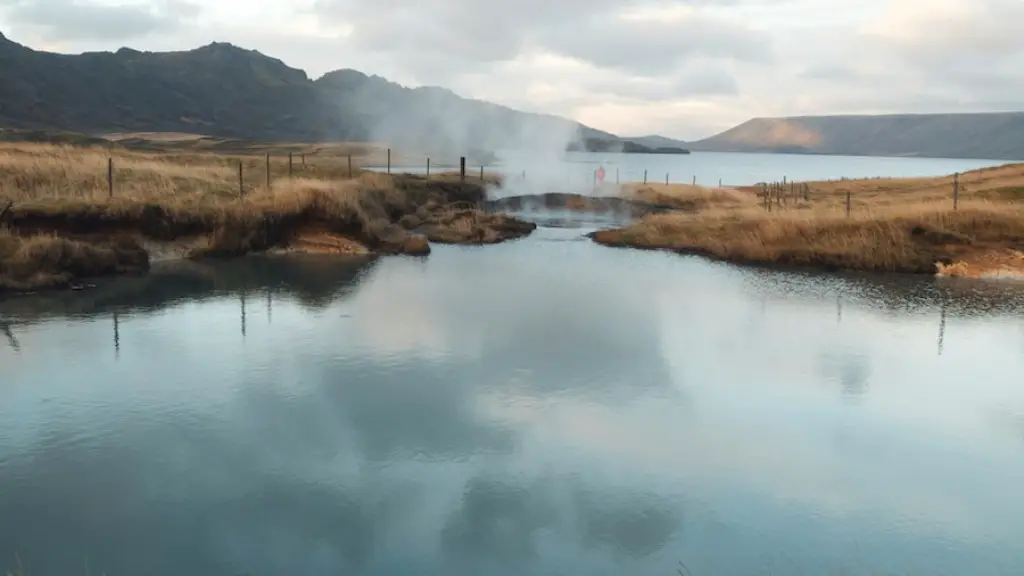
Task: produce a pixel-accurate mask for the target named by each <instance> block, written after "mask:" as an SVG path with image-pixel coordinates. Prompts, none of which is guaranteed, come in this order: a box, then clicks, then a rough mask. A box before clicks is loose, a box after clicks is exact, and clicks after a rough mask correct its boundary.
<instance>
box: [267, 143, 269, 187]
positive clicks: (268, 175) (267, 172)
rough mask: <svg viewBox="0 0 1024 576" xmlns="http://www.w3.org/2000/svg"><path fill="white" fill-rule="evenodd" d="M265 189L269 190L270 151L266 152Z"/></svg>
mask: <svg viewBox="0 0 1024 576" xmlns="http://www.w3.org/2000/svg"><path fill="white" fill-rule="evenodd" d="M267 190H270V153H269V152H268V153H267Z"/></svg>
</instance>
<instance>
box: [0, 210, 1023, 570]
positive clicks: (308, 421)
mask: <svg viewBox="0 0 1024 576" xmlns="http://www.w3.org/2000/svg"><path fill="white" fill-rule="evenodd" d="M584 231H585V230H581V229H574V228H559V229H552V228H542V229H539V230H538V231H537V233H536V234H535V235H534V236H533V237H531V238H529V239H526V240H523V241H519V242H513V243H508V244H504V245H499V246H492V247H485V248H472V247H470V248H457V247H437V248H436V249H435V251H434V253H433V254H432V255H431V256H430V257H429V258H426V259H415V258H405V257H394V258H387V259H382V260H378V261H376V262H374V263H368V264H361V263H358V262H350V263H345V262H339V261H337V260H330V259H327V260H325V259H320V258H288V259H282V258H277V259H275V258H257V257H253V258H249V259H243V260H238V261H234V262H229V263H224V264H219V265H217V267H215V268H214V267H211V266H207V265H200V264H185V263H178V264H173V265H167V266H162V267H158V268H157V269H156V270H155V271H154V272H153V273H152V274H151V275H149V276H148V277H146V278H137V279H124V280H118V281H115V282H111V283H109V284H105V285H102V286H100V287H99V288H97V289H95V290H92V291H87V292H82V293H64V294H56V295H49V296H45V297H43V296H38V297H32V298H22V299H16V300H7V301H2V302H0V314H2V318H3V320H2V322H3V324H2V325H0V559H2V560H3V564H0V568H6V567H8V566H12V567H13V566H16V565H17V562H18V560H17V559H20V562H21V563H22V564H23V565H24V567H25V572H26V573H28V574H38V575H49V574H62V575H66V574H87V573H95V574H99V573H106V574H110V575H120V574H155V575H174V576H181V575H182V574H197V575H198V574H203V575H206V574H226V575H239V574H253V575H263V574H267V575H270V574H375V575H376V574H474V575H476V574H545V575H546V574H566V575H570V574H571V575H575V574H588V575H590V574H599V575H600V574H607V575H612V574H616V575H618V574H645V575H646V574H650V575H666V576H670V575H674V574H678V572H677V569H679V562H680V561H682V562H683V563H685V565H686V566H687V567H688V572H689V573H690V574H694V575H734V574H735V575H746V574H808V575H818V574H911V575H917V574H922V575H923V574H928V575H931V574H951V575H952V574H956V575H962V574H971V575H988V574H1020V573H1022V571H1024V546H1022V544H1021V543H1022V542H1024V492H1022V491H1021V486H1024V321H1022V320H1024V288H1021V287H1014V286H1005V285H998V284H979V283H957V282H937V281H935V280H932V279H926V280H909V279H904V278H894V277H888V278H879V277H858V276H829V277H826V276H818V275H813V274H794V273H778V272H766V271H761V270H755V269H745V268H737V267H731V266H726V265H720V264H714V263H709V262H707V261H704V260H701V259H697V258H689V257H681V256H674V255H668V254H659V253H641V252H631V251H626V250H614V249H608V248H602V247H599V246H596V245H593V244H591V243H590V242H589V241H586V240H585V239H581V237H580V235H581V234H582V232H584Z"/></svg>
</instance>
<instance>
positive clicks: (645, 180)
mask: <svg viewBox="0 0 1024 576" xmlns="http://www.w3.org/2000/svg"><path fill="white" fill-rule="evenodd" d="M644 185H645V186H646V185H647V169H644Z"/></svg>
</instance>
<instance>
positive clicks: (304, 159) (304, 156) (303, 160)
mask: <svg viewBox="0 0 1024 576" xmlns="http://www.w3.org/2000/svg"><path fill="white" fill-rule="evenodd" d="M302 167H303V168H305V167H306V155H305V154H303V155H302Z"/></svg>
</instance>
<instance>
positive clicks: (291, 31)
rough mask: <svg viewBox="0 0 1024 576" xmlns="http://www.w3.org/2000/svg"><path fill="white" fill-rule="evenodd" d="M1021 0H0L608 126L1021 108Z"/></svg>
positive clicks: (122, 40)
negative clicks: (448, 89)
mask: <svg viewBox="0 0 1024 576" xmlns="http://www.w3.org/2000/svg"><path fill="white" fill-rule="evenodd" d="M1020 22H1024V2H1022V1H1021V0H677V1H674V2H672V1H660V0H429V1H428V0H294V1H290V2H282V1H280V0H273V1H271V0H216V1H214V0H206V1H204V2H194V1H192V0H0V32H3V33H4V34H5V35H6V36H8V37H9V38H10V39H12V40H15V41H17V42H20V43H22V44H25V45H28V46H30V47H32V48H35V49H37V50H49V51H57V52H67V53H79V52H83V51H93V50H116V49H117V48H120V47H122V46H130V47H132V48H136V49H140V50H154V51H162V50H184V49H190V48H195V47H197V46H200V45H204V44H208V43H210V42H213V41H222V42H231V43H233V44H236V45H239V46H242V47H244V48H251V49H256V50H259V51H261V52H263V53H265V54H268V55H270V56H274V57H276V58H280V59H281V60H283V61H284V62H285V63H286V64H288V65H290V66H293V67H296V68H301V69H303V70H305V71H306V72H307V73H308V74H309V75H310V76H311V77H313V78H316V77H319V76H320V75H321V74H323V73H325V72H328V71H331V70H335V69H339V68H354V69H357V70H361V71H363V72H366V73H370V74H378V75H380V76H384V77H386V78H388V79H390V80H393V81H395V82H399V83H401V84H404V85H407V86H420V85H438V86H444V87H446V88H450V89H451V90H453V91H455V92H456V93H458V94H460V95H462V96H466V97H471V98H479V99H484V100H490V101H493V102H497V103H500V104H504V105H507V106H511V107H513V108H517V109H521V110H527V111H534V112H546V113H552V114H558V115H561V116H565V117H569V118H573V119H576V120H578V121H580V122H583V123H584V124H587V125H589V126H593V127H595V128H599V129H604V130H608V131H611V132H614V133H617V134H620V135H628V136H639V135H643V134H650V133H659V134H663V135H666V136H671V137H675V138H682V139H686V140H690V139H697V138H702V137H706V136H710V135H712V134H714V133H717V132H719V131H722V130H725V129H727V128H729V127H731V126H734V125H736V124H739V123H741V122H743V121H745V120H747V119H749V118H752V117H765V116H793V115H803V114H861V113H865V114H875V113H897V112H979V111H1008V110H1021V109H1024V68H1021V67H1020V66H1019V62H1020V61H1021V59H1022V58H1024V37H1022V36H1021V35H1020V33H1019V31H1018V30H1017V28H1018V27H1019V23H1020Z"/></svg>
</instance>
